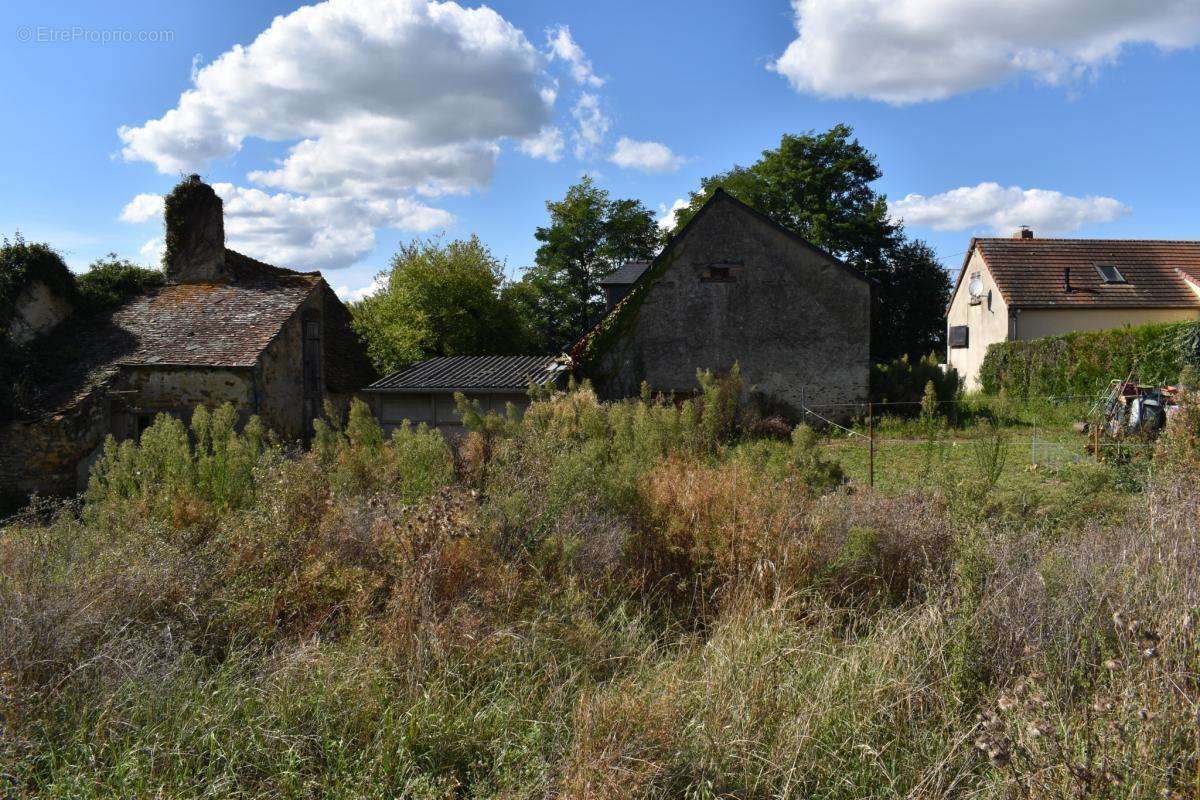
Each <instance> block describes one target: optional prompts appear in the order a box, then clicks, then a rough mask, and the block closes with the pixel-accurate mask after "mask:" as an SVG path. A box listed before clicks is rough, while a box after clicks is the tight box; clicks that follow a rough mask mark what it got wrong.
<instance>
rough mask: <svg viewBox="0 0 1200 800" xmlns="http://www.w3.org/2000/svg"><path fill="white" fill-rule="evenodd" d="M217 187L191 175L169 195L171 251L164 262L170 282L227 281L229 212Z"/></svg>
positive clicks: (167, 212) (168, 240)
mask: <svg viewBox="0 0 1200 800" xmlns="http://www.w3.org/2000/svg"><path fill="white" fill-rule="evenodd" d="M223 208H224V207H223V204H222V203H221V198H220V197H217V193H216V192H214V191H213V188H212V187H211V186H209V185H208V184H207V183H205V182H204V181H202V180H200V176H199V175H189V176H188V177H187V178H185V179H184V180H183V181H181V182H180V183H179V184H178V185H177V186H176V187H175V188H174V189H172V190H171V193H170V194H169V195H167V197H166V202H165V207H164V210H163V215H164V217H165V220H166V244H167V252H166V255H165V256H164V259H163V266H164V268H165V271H166V273H167V282H168V283H225V282H227V281H229V280H230V273H229V270H228V269H227V268H226V266H225V216H224V210H223Z"/></svg>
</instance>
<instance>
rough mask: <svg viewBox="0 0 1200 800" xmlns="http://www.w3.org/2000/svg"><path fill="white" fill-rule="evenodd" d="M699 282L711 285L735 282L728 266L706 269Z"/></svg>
mask: <svg viewBox="0 0 1200 800" xmlns="http://www.w3.org/2000/svg"><path fill="white" fill-rule="evenodd" d="M700 280H702V281H705V282H712V283H728V282H730V281H733V280H736V279H735V278H734V275H733V271H732V270H731V269H730V268H729V267H728V266H712V267H706V268H705V270H704V273H703V274H702V275H701V276H700Z"/></svg>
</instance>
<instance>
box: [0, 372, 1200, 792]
mask: <svg viewBox="0 0 1200 800" xmlns="http://www.w3.org/2000/svg"><path fill="white" fill-rule="evenodd" d="M705 385H706V390H705V393H704V395H703V396H702V397H700V398H698V399H696V400H694V401H691V402H689V403H685V404H683V405H682V406H676V405H674V404H671V403H667V402H661V401H654V400H653V399H650V398H646V399H643V400H641V401H629V402H625V403H620V404H602V403H599V402H598V401H597V400H596V398H595V396H594V395H593V394H592V393H591V392H590V391H589V390H588V389H587V388H586V387H583V388H581V389H578V390H576V391H573V392H571V393H569V394H565V395H563V394H560V395H556V396H553V397H549V396H547V397H542V398H541V399H539V400H538V401H537V402H536V403H535V404H534V405H533V406H531V408H530V409H529V411H528V412H527V413H526V414H525V416H524V418H523V419H519V420H518V419H516V418H513V417H510V418H500V417H496V416H494V415H481V414H479V413H477V411H475V410H473V409H471V408H470V407H469V404H466V403H465V401H464V402H463V404H462V408H463V410H464V411H465V412H466V415H465V417H466V420H467V422H468V425H469V427H470V433H469V434H468V435H467V436H466V437H465V438H463V439H462V440H461V441H458V442H456V443H455V445H454V447H450V446H448V445H447V444H446V443H445V441H444V440H443V439H442V438H441V436H440V434H437V433H436V432H431V431H427V430H423V429H413V428H405V429H401V430H400V431H397V432H396V434H394V435H393V437H391V438H390V439H385V438H384V437H383V436H382V434H381V433H380V431H379V429H378V427H377V426H375V425H374V422H373V421H372V420H371V418H370V415H369V413H368V412H367V411H366V409H365V407H363V406H361V405H359V406H356V407H354V408H353V409H352V410H351V413H350V417H349V419H348V420H347V421H346V422H345V424H335V423H333V422H331V423H330V424H329V425H323V426H321V427H320V428H319V429H318V432H317V436H316V443H315V446H314V448H313V451H312V452H310V453H289V452H284V451H283V450H281V449H280V447H279V446H278V445H276V444H275V443H274V442H272V441H271V439H270V437H269V436H266V435H264V434H263V433H262V432H261V430H260V429H259V428H258V427H257V426H255V425H254V424H251V425H249V426H246V427H245V428H244V429H242V430H238V429H237V427H236V425H235V424H234V419H233V415H232V412H231V411H229V410H218V411H216V412H214V413H211V414H209V413H208V412H198V414H197V417H196V418H195V419H194V420H193V421H192V425H191V426H190V430H188V429H185V428H184V427H183V426H182V425H181V424H179V423H177V422H173V421H171V420H169V419H167V418H165V417H164V418H162V419H160V420H159V421H158V422H156V423H155V425H154V426H153V427H152V428H151V429H150V430H149V431H147V433H146V434H145V435H144V436H143V438H142V441H141V442H140V443H139V444H133V443H124V444H121V445H120V446H117V445H110V446H109V448H108V449H107V451H106V454H105V456H104V458H103V459H102V460H101V462H100V464H99V465H98V466H97V468H96V470H95V472H94V474H93V481H92V485H91V487H90V489H89V492H88V494H87V496H86V497H85V498H84V500H83V501H82V504H81V505H80V506H78V507H76V506H72V505H67V506H63V507H61V508H60V509H58V511H57V512H56V513H54V514H51V515H50V516H49V517H47V516H45V514H33V513H31V514H29V515H27V516H26V517H24V518H20V519H16V520H13V521H10V522H9V524H7V525H6V526H5V527H4V528H3V529H2V531H0V642H3V644H4V646H3V647H0V715H2V716H0V723H2V726H3V727H2V728H0V796H5V797H9V796H12V797H61V798H68V797H69V798H80V797H97V798H99V797H114V796H119V797H160V796H161V797H196V798H199V797H247V798H249V797H255V798H258V797H277V798H318V797H320V798H327V797H345V798H362V797H379V798H390V797H413V798H423V797H428V798H445V797H464V798H465V797H480V798H481V797H505V798H517V797H528V798H541V797H547V796H557V797H579V798H607V797H612V798H617V797H620V798H625V797H661V798H674V797H739V798H757V797H762V798H774V797H826V798H858V797H922V798H924V797H932V798H940V797H944V798H952V797H953V798H958V797H996V798H1009V797H1064V798H1065V797H1079V796H1088V797H1121V798H1126V797H1151V796H1153V797H1161V796H1163V795H1164V794H1166V795H1168V796H1179V797H1187V796H1195V795H1196V793H1197V791H1200V783H1197V766H1198V763H1197V755H1196V737H1197V727H1196V722H1195V712H1196V710H1197V708H1198V703H1200V694H1198V689H1197V686H1198V683H1197V681H1198V674H1200V653H1197V649H1196V648H1197V645H1196V641H1197V640H1196V636H1195V620H1196V617H1195V613H1196V611H1197V607H1198V606H1200V574H1198V573H1197V571H1196V570H1195V568H1194V565H1195V563H1196V559H1197V557H1198V556H1200V552H1198V549H1200V548H1198V544H1197V533H1196V526H1195V519H1196V515H1197V512H1200V489H1198V488H1197V487H1196V486H1195V485H1194V481H1190V480H1188V479H1187V478H1186V476H1187V475H1188V474H1189V472H1188V470H1189V469H1194V464H1195V463H1196V457H1197V456H1196V444H1195V443H1196V441H1197V430H1196V425H1195V424H1194V420H1193V419H1192V418H1191V417H1189V416H1185V417H1181V418H1180V420H1179V424H1178V425H1177V426H1176V430H1173V431H1172V432H1171V433H1170V434H1169V435H1168V436H1169V438H1168V441H1167V442H1166V443H1165V444H1164V446H1163V447H1162V448H1161V458H1162V459H1163V460H1164V461H1165V462H1167V463H1169V464H1170V469H1165V468H1164V469H1163V470H1161V471H1160V472H1159V473H1158V474H1157V475H1156V476H1155V477H1154V479H1153V480H1152V481H1151V482H1150V483H1149V485H1148V486H1149V488H1148V489H1147V490H1146V491H1145V492H1141V493H1136V494H1128V493H1126V494H1124V495H1121V496H1122V497H1123V500H1122V502H1121V503H1120V504H1118V505H1115V506H1112V507H1107V506H1105V507H1103V508H1101V507H1099V506H1096V507H1093V506H1089V505H1088V504H1089V503H1096V502H1099V500H1098V498H1102V497H1104V496H1106V495H1108V494H1110V493H1113V490H1112V488H1111V482H1112V480H1113V478H1112V471H1111V469H1110V468H1108V467H1105V466H1103V465H1099V466H1096V465H1093V466H1090V467H1085V466H1082V465H1076V466H1067V467H1064V468H1062V470H1061V473H1060V474H1058V475H1057V477H1055V478H1053V479H1044V478H1039V480H1042V481H1043V483H1044V484H1046V485H1051V484H1053V483H1055V482H1058V483H1060V484H1061V496H1056V497H1053V498H1049V499H1046V500H1045V501H1044V503H1043V505H1044V506H1045V508H1046V509H1048V511H1047V513H1044V514H1036V513H1030V512H1029V509H1028V505H1022V504H1021V502H1022V501H1021V498H1024V497H1026V496H1027V495H1028V494H1029V493H1030V491H1031V490H1030V488H1029V486H1028V485H1025V484H1022V483H1020V482H1019V481H1018V480H1017V479H1018V477H1019V476H1020V475H1023V474H1024V472H1021V471H1019V465H1018V464H1017V463H1016V462H1015V461H1014V460H1013V459H1012V458H1011V457H1010V456H1006V455H1004V453H1005V452H1006V451H1005V449H1004V448H1006V447H1007V443H1006V438H1005V437H1007V436H1009V435H1011V430H1012V429H1011V428H1008V429H1006V428H1004V427H1000V428H996V429H991V428H978V429H972V430H971V436H970V437H969V438H962V437H960V439H961V441H959V442H958V443H957V444H955V445H954V447H955V448H961V449H962V452H963V453H964V454H965V455H964V456H963V457H962V458H958V457H957V456H955V460H954V461H953V464H954V465H955V469H957V470H958V472H957V473H956V474H955V476H954V479H953V480H940V479H939V480H931V481H926V482H925V483H923V484H914V485H913V486H912V487H907V488H906V487H901V486H897V487H894V489H893V490H890V491H882V490H880V491H871V490H869V489H867V488H865V487H864V486H862V485H861V482H860V481H858V480H857V476H856V469H857V465H856V464H855V463H853V462H852V461H850V460H849V459H848V458H845V459H843V463H842V464H841V465H839V464H838V463H837V461H836V460H834V459H832V458H831V457H830V456H831V452H830V451H831V450H832V449H833V448H829V447H822V446H821V445H820V444H819V443H818V442H817V441H816V437H815V436H814V435H813V434H812V433H811V431H808V430H806V429H804V428H800V429H798V430H797V431H796V432H795V434H794V435H793V437H792V440H791V441H790V442H782V441H768V440H752V441H747V440H745V439H744V438H743V437H742V434H741V433H740V431H741V430H742V429H743V428H744V427H746V426H747V425H749V424H750V421H748V419H747V418H746V417H744V416H743V414H742V411H741V410H740V409H739V408H738V406H737V404H736V402H732V400H731V399H732V398H736V397H737V394H738V390H739V387H738V386H737V385H736V376H735V377H734V378H733V379H726V380H718V379H715V378H707V379H706V381H705ZM846 446H847V447H849V446H850V445H849V444H847V445H846ZM842 455H844V456H848V455H849V454H848V452H847V453H843V454H842ZM909 460H916V459H914V458H913V457H912V456H909ZM1189 465H1190V466H1189ZM843 467H844V471H843ZM1014 469H1018V471H1017V472H1014V471H1013V470H1014ZM846 474H849V476H850V482H849V483H846V482H845V475H846Z"/></svg>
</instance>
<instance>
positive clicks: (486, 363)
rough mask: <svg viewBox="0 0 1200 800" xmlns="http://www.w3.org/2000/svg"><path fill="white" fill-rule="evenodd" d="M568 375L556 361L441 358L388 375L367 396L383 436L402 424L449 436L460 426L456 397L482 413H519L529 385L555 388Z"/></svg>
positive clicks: (552, 358) (559, 360) (526, 402)
mask: <svg viewBox="0 0 1200 800" xmlns="http://www.w3.org/2000/svg"><path fill="white" fill-rule="evenodd" d="M567 373H568V368H567V365H566V364H565V363H564V359H562V358H561V357H555V356H445V357H441V358H430V359H426V360H424V361H419V362H417V363H416V364H413V365H412V366H409V367H406V368H405V369H402V370H400V371H399V372H395V373H393V374H391V375H388V376H387V377H386V378H382V379H380V380H378V381H376V382H375V383H373V384H371V385H370V386H369V387H367V389H366V392H367V394H368V395H369V396H370V398H371V405H372V406H373V408H374V410H375V416H376V418H378V419H379V422H380V424H381V425H382V426H383V428H384V432H385V433H386V432H389V431H391V430H392V429H393V428H396V427H397V426H399V425H402V424H403V423H404V422H405V421H408V422H411V423H412V424H414V425H419V424H422V423H424V424H426V425H429V426H430V427H434V428H442V429H449V430H451V431H453V430H456V429H458V428H460V427H461V426H462V419H461V418H460V417H459V415H458V412H457V411H456V409H455V402H454V394H455V393H456V392H461V393H462V394H464V395H467V396H468V397H469V398H470V399H471V400H474V401H475V402H477V403H478V404H479V407H480V410H482V411H484V412H487V411H494V412H496V413H497V414H504V413H505V412H506V411H507V409H508V407H509V406H510V405H511V406H512V407H513V408H515V409H516V410H517V411H518V412H520V411H524V410H525V408H526V407H528V405H529V402H530V398H529V394H528V390H529V387H530V386H559V385H560V384H561V383H562V382H563V381H564V380H565V378H566V375H567Z"/></svg>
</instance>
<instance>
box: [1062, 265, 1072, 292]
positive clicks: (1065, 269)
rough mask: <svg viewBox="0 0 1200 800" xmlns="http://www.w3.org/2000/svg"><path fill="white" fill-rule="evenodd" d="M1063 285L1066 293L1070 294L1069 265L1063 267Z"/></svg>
mask: <svg viewBox="0 0 1200 800" xmlns="http://www.w3.org/2000/svg"><path fill="white" fill-rule="evenodd" d="M1063 287H1064V288H1065V289H1066V290H1067V293H1068V294H1070V292H1071V268H1070V267H1063Z"/></svg>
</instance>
